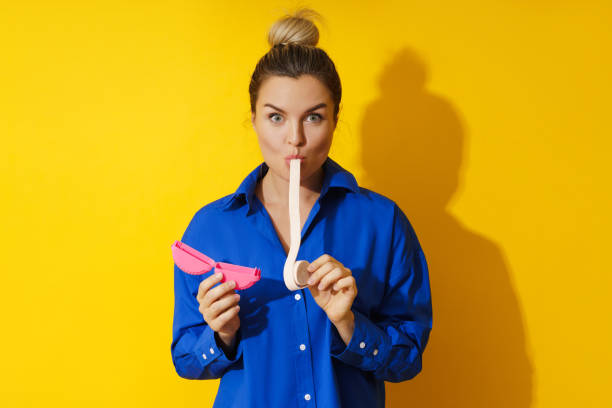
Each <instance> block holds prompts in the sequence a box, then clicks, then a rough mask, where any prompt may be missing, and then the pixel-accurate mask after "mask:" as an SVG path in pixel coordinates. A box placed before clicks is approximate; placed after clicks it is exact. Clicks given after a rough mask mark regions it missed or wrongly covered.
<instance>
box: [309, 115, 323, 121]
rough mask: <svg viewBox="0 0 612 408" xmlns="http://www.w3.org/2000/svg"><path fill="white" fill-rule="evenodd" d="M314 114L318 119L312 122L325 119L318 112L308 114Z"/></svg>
mask: <svg viewBox="0 0 612 408" xmlns="http://www.w3.org/2000/svg"><path fill="white" fill-rule="evenodd" d="M311 116H314V117H315V118H317V119H316V120H313V121H312V122H319V121H321V120H322V119H323V116H321V115H320V114H318V113H311V114H310V115H308V117H311Z"/></svg>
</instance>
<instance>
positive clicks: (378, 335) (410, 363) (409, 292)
mask: <svg viewBox="0 0 612 408" xmlns="http://www.w3.org/2000/svg"><path fill="white" fill-rule="evenodd" d="M391 242H392V244H391V253H390V255H389V256H390V257H391V263H390V265H391V267H390V270H389V271H387V273H386V275H385V277H386V280H385V293H384V296H383V301H382V302H381V304H380V305H379V307H378V308H377V310H375V311H373V312H372V313H371V316H366V315H365V314H363V313H361V312H359V311H358V310H356V309H355V308H352V311H353V314H354V315H355V330H354V332H353V336H352V337H351V340H350V342H349V344H348V345H346V344H344V342H343V341H342V338H341V337H340V334H339V333H338V331H337V330H336V328H335V326H333V325H332V339H331V341H332V345H331V353H332V356H333V357H335V358H337V359H339V360H341V361H343V362H345V363H346V364H349V365H352V366H354V367H357V368H360V369H362V370H366V371H373V373H374V376H375V377H376V378H378V379H381V380H384V381H390V382H400V381H405V380H408V379H410V378H413V377H414V376H416V375H417V374H418V373H419V372H420V371H421V368H422V355H423V352H424V350H425V346H426V345H427V341H428V339H429V333H430V331H431V328H432V306H431V292H430V286H429V272H428V267H427V261H426V259H425V254H424V253H423V250H422V249H421V246H420V244H419V241H418V239H417V236H416V234H415V232H414V230H413V228H412V226H411V225H410V223H409V221H408V219H407V218H406V215H405V214H404V213H403V212H402V210H401V209H400V208H399V207H398V206H397V205H395V206H394V223H393V237H392V240H391Z"/></svg>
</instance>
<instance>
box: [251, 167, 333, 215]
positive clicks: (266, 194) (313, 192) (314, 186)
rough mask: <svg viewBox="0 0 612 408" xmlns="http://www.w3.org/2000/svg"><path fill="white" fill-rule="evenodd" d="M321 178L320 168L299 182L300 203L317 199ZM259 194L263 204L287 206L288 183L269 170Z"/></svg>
mask: <svg viewBox="0 0 612 408" xmlns="http://www.w3.org/2000/svg"><path fill="white" fill-rule="evenodd" d="M323 176H324V171H323V166H321V167H319V169H318V170H317V171H315V172H314V173H313V174H312V175H311V176H310V177H308V178H305V179H302V180H301V181H300V203H310V202H312V201H314V200H316V199H317V198H318V197H319V195H320V194H321V188H322V187H323ZM261 193H262V196H263V202H264V203H267V204H276V205H283V206H287V207H288V206H289V181H288V180H285V179H283V178H281V177H279V176H278V175H276V174H275V173H274V172H273V171H272V170H271V169H269V168H268V171H267V172H266V174H265V175H264V177H263V180H262V181H261Z"/></svg>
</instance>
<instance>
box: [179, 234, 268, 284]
mask: <svg viewBox="0 0 612 408" xmlns="http://www.w3.org/2000/svg"><path fill="white" fill-rule="evenodd" d="M171 248H172V258H173V259H174V263H175V264H176V266H178V267H179V269H180V270H182V271H183V272H185V273H188V274H190V275H203V274H205V273H206V272H209V271H210V270H211V269H212V268H215V272H220V273H222V274H223V278H222V279H221V283H223V282H227V281H234V282H236V287H235V288H234V289H236V290H242V289H247V288H250V287H251V286H253V285H254V284H255V283H256V282H257V281H259V279H260V278H261V270H260V269H259V268H248V267H246V266H240V265H234V264H231V263H226V262H216V261H215V260H213V259H212V258H210V257H208V256H206V255H204V254H203V253H201V252H200V251H198V250H196V249H194V248H192V247H190V246H189V245H187V244H185V243H183V242H181V241H178V240H177V241H174V243H173V244H172V247H171Z"/></svg>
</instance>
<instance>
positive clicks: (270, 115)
mask: <svg viewBox="0 0 612 408" xmlns="http://www.w3.org/2000/svg"><path fill="white" fill-rule="evenodd" d="M275 116H278V117H279V118H280V117H281V115H279V114H278V113H271V114H269V115H268V118H270V120H272V122H273V123H279V122H280V121H279V120H274V119H272V118H273V117H275Z"/></svg>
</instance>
